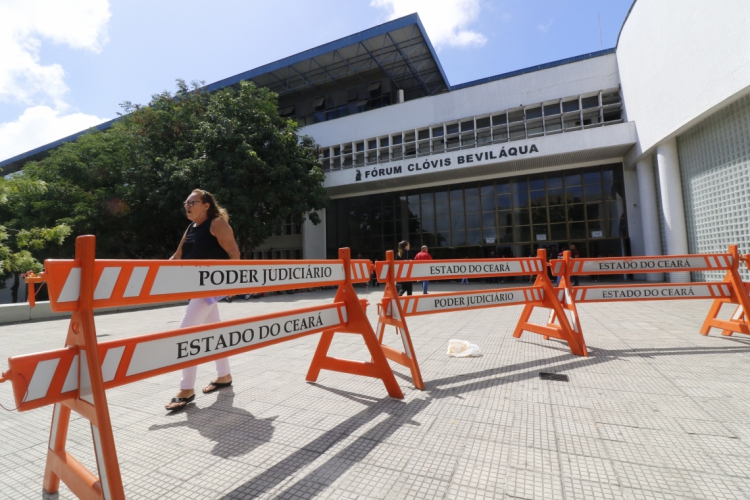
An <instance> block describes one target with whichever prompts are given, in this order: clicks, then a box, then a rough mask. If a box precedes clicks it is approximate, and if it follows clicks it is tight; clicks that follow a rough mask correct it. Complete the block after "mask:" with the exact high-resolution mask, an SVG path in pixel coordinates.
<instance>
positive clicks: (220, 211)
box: [193, 189, 229, 222]
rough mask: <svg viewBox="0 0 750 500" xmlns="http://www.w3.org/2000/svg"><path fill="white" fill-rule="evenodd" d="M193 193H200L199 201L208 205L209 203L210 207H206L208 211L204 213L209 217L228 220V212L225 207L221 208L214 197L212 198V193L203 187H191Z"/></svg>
mask: <svg viewBox="0 0 750 500" xmlns="http://www.w3.org/2000/svg"><path fill="white" fill-rule="evenodd" d="M193 193H196V194H199V195H201V201H202V202H203V203H208V204H209V205H211V206H210V207H208V212H207V213H206V215H207V216H208V218H209V219H215V218H217V217H221V218H222V219H224V220H225V221H227V222H229V212H227V209H226V208H223V207H222V206H221V205H219V204H218V203H217V202H216V198H214V195H212V194H211V193H209V192H208V191H206V190H204V189H193Z"/></svg>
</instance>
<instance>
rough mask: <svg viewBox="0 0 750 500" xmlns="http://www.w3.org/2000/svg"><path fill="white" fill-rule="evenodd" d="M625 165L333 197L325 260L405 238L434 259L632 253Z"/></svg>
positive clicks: (367, 252) (381, 251) (375, 251)
mask: <svg viewBox="0 0 750 500" xmlns="http://www.w3.org/2000/svg"><path fill="white" fill-rule="evenodd" d="M625 206H626V205H625V189H624V184H623V172H622V164H619V163H618V164H610V165H602V166H597V167H588V168H577V169H571V170H564V171H557V172H549V173H545V174H534V175H522V176H516V177H510V178H507V177H506V178H502V179H495V180H490V181H483V182H473V183H462V184H455V185H451V186H439V187H435V188H428V189H420V190H412V191H400V192H390V193H382V194H376V195H368V196H358V197H352V198H344V199H337V200H333V201H332V202H331V204H330V205H329V208H328V210H327V214H326V223H327V227H326V235H327V236H326V237H327V250H328V256H329V258H333V257H335V253H336V252H337V251H338V248H340V247H345V246H348V247H350V248H351V249H352V252H353V253H354V254H355V255H356V254H362V256H363V257H366V258H370V259H372V260H382V259H383V258H384V255H385V251H386V250H395V249H396V248H397V245H398V242H399V241H403V240H406V241H409V242H410V243H411V246H412V250H416V251H418V250H419V247H420V246H421V245H427V246H428V247H430V253H431V254H432V256H433V258H436V259H460V258H477V257H489V255H490V252H494V253H495V255H496V256H499V257H503V256H504V257H527V256H529V255H535V254H536V250H537V249H538V248H545V249H546V250H547V253H548V255H553V256H557V253H558V252H559V251H560V250H562V249H563V248H570V245H571V244H575V245H576V248H577V250H578V252H579V254H580V256H581V257H598V256H602V257H605V256H608V255H611V256H623V255H629V254H630V248H629V242H628V235H627V220H626V215H625Z"/></svg>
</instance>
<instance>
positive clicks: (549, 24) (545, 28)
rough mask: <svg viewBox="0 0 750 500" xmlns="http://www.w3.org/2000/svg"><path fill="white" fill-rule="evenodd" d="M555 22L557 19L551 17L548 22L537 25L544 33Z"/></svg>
mask: <svg viewBox="0 0 750 500" xmlns="http://www.w3.org/2000/svg"><path fill="white" fill-rule="evenodd" d="M554 22H555V21H553V20H552V19H550V21H549V22H548V23H547V24H540V25H539V26H537V27H536V29H538V30H539V31H541V32H542V33H547V32H548V31H549V28H550V26H552V23H554Z"/></svg>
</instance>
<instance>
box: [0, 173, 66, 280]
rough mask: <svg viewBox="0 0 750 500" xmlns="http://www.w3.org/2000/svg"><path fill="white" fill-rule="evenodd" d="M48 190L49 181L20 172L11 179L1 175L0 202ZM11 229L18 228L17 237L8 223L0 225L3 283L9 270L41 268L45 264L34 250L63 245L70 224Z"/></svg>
mask: <svg viewBox="0 0 750 500" xmlns="http://www.w3.org/2000/svg"><path fill="white" fill-rule="evenodd" d="M45 191H46V185H45V184H44V183H43V182H39V181H33V180H29V179H25V178H23V177H20V176H19V177H18V178H14V179H11V180H6V179H0V205H3V206H4V205H7V204H8V202H9V200H10V199H11V198H12V197H13V196H15V195H18V194H19V193H23V194H26V195H32V196H34V195H41V194H43V193H44V192H45ZM11 231H14V232H15V237H13V236H11V233H9V228H8V227H6V226H3V225H0V279H2V280H3V283H4V281H5V279H6V278H7V277H8V274H9V273H24V272H27V271H34V272H40V271H42V268H43V267H42V264H41V263H40V262H39V260H38V259H37V258H36V257H35V256H34V255H33V254H32V252H31V251H32V250H34V251H40V250H43V249H44V248H46V247H47V246H48V245H49V244H51V243H55V244H57V245H61V244H62V242H63V240H65V237H66V236H68V235H69V234H70V228H69V227H68V226H66V225H64V224H59V225H57V226H55V227H53V228H45V227H32V228H29V229H22V230H20V231H19V230H11Z"/></svg>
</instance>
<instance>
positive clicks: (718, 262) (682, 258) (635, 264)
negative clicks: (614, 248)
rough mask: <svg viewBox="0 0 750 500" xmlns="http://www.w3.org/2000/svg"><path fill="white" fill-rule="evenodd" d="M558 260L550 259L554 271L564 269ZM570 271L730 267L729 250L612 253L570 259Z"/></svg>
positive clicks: (582, 272)
mask: <svg viewBox="0 0 750 500" xmlns="http://www.w3.org/2000/svg"><path fill="white" fill-rule="evenodd" d="M562 262H563V261H561V260H555V261H553V266H552V269H553V272H554V274H555V275H559V274H560V273H561V272H563V269H562ZM571 263H572V264H571V270H570V274H630V273H635V274H638V273H670V272H685V271H701V270H729V269H731V268H732V265H733V263H734V259H733V258H732V255H731V254H712V255H672V256H670V255H664V256H659V257H636V258H633V257H614V258H604V259H572V261H571Z"/></svg>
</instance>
